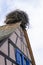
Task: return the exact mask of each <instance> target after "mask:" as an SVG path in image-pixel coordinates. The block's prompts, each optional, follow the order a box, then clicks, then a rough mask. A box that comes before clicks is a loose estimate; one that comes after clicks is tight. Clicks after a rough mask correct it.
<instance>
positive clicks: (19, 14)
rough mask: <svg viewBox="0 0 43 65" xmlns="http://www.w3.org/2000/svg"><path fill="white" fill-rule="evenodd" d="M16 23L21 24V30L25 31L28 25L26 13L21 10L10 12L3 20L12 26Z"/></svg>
mask: <svg viewBox="0 0 43 65" xmlns="http://www.w3.org/2000/svg"><path fill="white" fill-rule="evenodd" d="M17 22H21V25H20V26H21V27H22V29H25V28H26V27H27V24H28V25H29V19H28V15H27V13H25V12H24V11H21V10H15V11H13V12H10V13H9V14H8V15H7V16H6V20H5V23H6V24H13V23H17Z"/></svg>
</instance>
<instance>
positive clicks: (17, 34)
mask: <svg viewBox="0 0 43 65" xmlns="http://www.w3.org/2000/svg"><path fill="white" fill-rule="evenodd" d="M16 48H18V49H20V51H21V52H22V53H23V54H24V55H25V56H26V57H27V58H28V59H30V60H31V57H30V54H29V50H28V48H27V43H26V40H25V37H24V33H23V31H22V29H21V28H20V27H19V28H17V29H16V30H15V31H14V32H13V33H12V34H11V35H10V36H9V38H8V39H7V40H6V41H5V42H4V43H3V45H2V46H1V49H0V50H1V51H2V52H3V53H4V54H5V55H6V56H8V57H9V58H11V59H12V61H16V58H15V49H16ZM0 60H1V65H5V61H4V57H3V56H1V59H0ZM2 62H3V63H2ZM6 62H7V65H12V62H11V60H10V61H9V59H6ZM13 65H15V64H14V63H13ZM30 65H31V64H30Z"/></svg>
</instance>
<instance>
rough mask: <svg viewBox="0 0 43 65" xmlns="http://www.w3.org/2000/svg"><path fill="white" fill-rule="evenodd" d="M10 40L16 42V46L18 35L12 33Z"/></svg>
mask: <svg viewBox="0 0 43 65" xmlns="http://www.w3.org/2000/svg"><path fill="white" fill-rule="evenodd" d="M9 38H10V39H11V40H12V41H13V42H14V44H15V42H16V38H17V35H16V34H15V33H12V34H11V36H10V37H9Z"/></svg>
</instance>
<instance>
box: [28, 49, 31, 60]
mask: <svg viewBox="0 0 43 65" xmlns="http://www.w3.org/2000/svg"><path fill="white" fill-rule="evenodd" d="M27 53H28V55H27V56H28V58H29V59H30V60H31V56H30V53H29V50H28V48H27Z"/></svg>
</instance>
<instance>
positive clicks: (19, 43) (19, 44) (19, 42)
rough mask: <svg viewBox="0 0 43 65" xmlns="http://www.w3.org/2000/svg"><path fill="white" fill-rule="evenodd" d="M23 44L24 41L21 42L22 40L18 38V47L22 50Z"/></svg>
mask: <svg viewBox="0 0 43 65" xmlns="http://www.w3.org/2000/svg"><path fill="white" fill-rule="evenodd" d="M21 44H22V42H21V40H20V39H19V38H18V40H17V43H16V45H17V47H18V48H19V49H20V50H21Z"/></svg>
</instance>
